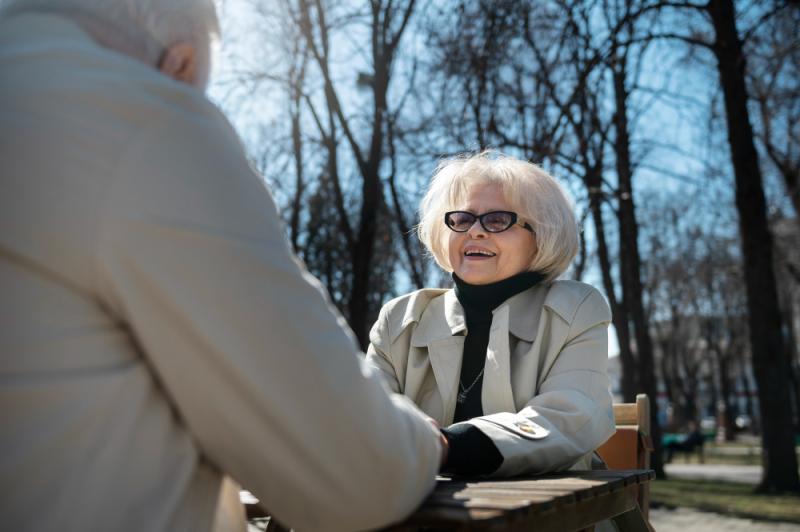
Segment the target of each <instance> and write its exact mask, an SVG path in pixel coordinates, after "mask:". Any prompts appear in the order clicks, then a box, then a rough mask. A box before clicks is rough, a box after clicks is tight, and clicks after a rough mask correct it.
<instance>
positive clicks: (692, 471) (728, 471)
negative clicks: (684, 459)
mask: <svg viewBox="0 0 800 532" xmlns="http://www.w3.org/2000/svg"><path fill="white" fill-rule="evenodd" d="M664 470H665V471H666V473H667V477H672V478H686V479H689V480H721V481H725V482H740V483H743V484H753V485H755V484H758V482H759V481H760V480H761V466H760V465H728V464H681V463H676V462H673V463H671V464H665V465H664Z"/></svg>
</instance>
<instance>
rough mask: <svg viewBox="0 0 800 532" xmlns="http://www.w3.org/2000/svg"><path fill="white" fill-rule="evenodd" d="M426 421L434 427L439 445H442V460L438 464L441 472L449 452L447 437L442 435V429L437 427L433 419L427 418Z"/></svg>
mask: <svg viewBox="0 0 800 532" xmlns="http://www.w3.org/2000/svg"><path fill="white" fill-rule="evenodd" d="M428 421H429V422H430V423H431V424H432V425H433V426H434V427H436V430H438V431H439V443H441V444H442V459H441V462H439V470H441V469H442V468H443V467H444V464H446V463H447V454H448V452H449V451H450V442H449V441H448V440H447V436H445V435H444V433H443V432H442V430H441V429H442V427H441V426H439V424H438V423H437V422H436V420H435V419H433V418H432V417H429V418H428Z"/></svg>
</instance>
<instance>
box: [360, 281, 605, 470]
mask: <svg viewBox="0 0 800 532" xmlns="http://www.w3.org/2000/svg"><path fill="white" fill-rule="evenodd" d="M610 320H611V313H610V311H609V308H608V304H607V303H606V301H605V299H604V298H603V296H602V295H600V293H599V292H598V291H597V290H595V289H594V288H592V287H591V286H589V285H587V284H584V283H579V282H575V281H556V282H554V283H552V284H549V285H539V286H536V287H533V288H531V289H529V290H526V291H524V292H521V293H519V294H517V295H515V296H513V297H511V298H509V299H508V300H507V301H506V302H504V303H503V304H502V305H500V306H499V307H497V308H496V309H495V310H494V316H493V318H492V326H491V331H490V333H489V346H488V348H487V352H486V363H485V366H484V375H483V390H482V392H481V400H482V403H483V411H484V413H485V415H484V416H482V417H479V418H475V419H472V420H470V421H467V423H472V424H473V425H475V426H476V427H478V428H480V429H481V430H482V431H483V432H484V433H485V434H486V435H487V436H489V437H490V438H491V439H492V440H493V441H494V443H495V445H496V446H497V448H498V450H499V451H500V453H501V454H502V455H503V459H504V460H503V464H502V465H501V467H500V469H499V470H498V471H497V472H496V473H495V475H496V476H510V475H515V474H521V473H527V474H536V473H545V472H548V471H557V470H562V469H567V468H569V467H576V468H588V465H589V464H588V454H589V453H591V451H593V450H594V449H595V448H596V447H597V446H599V445H600V444H601V443H603V442H604V441H605V440H606V439H608V438H609V437H610V436H611V435H612V434H613V433H614V419H613V411H612V407H611V401H612V398H611V394H610V392H609V380H608V376H607V373H606V364H607V356H608V324H609V321H610ZM465 323H466V322H465V317H464V310H463V308H462V306H461V305H460V304H459V302H458V299H457V298H456V296H455V293H454V291H453V290H439V289H423V290H419V291H417V292H413V293H411V294H408V295H405V296H402V297H399V298H397V299H394V300H392V301H390V302H389V303H387V304H386V305H385V306H384V308H383V309H382V310H381V313H380V316H379V318H378V321H377V323H376V324H375V326H374V327H373V329H372V331H371V334H370V341H371V345H370V347H369V349H368V351H367V360H368V362H369V363H370V364H371V365H372V366H373V367H375V368H377V369H379V370H380V372H381V373H382V375H383V376H384V380H385V381H386V383H388V386H389V388H391V389H392V390H393V391H395V392H398V393H403V394H405V395H407V396H408V397H410V398H411V400H412V401H414V403H416V404H417V405H419V407H420V408H421V409H422V410H423V411H424V412H426V413H427V414H428V415H429V416H431V417H432V418H434V419H435V420H436V421H438V422H439V423H440V424H441V425H443V426H446V425H449V424H451V423H452V421H453V414H454V412H455V405H456V395H457V394H458V391H459V389H458V384H459V383H458V381H459V376H460V372H461V357H462V353H463V349H464V335H465V334H466V333H467V330H466V324H465ZM582 458H583V459H582Z"/></svg>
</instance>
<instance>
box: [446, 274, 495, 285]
mask: <svg viewBox="0 0 800 532" xmlns="http://www.w3.org/2000/svg"><path fill="white" fill-rule="evenodd" d="M456 275H458V278H459V279H461V280H462V281H464V282H465V283H467V284H491V283H493V282H495V281H497V280H499V279H497V278H496V277H497V276H496V275H494V274H491V273H489V272H478V271H462V272H456Z"/></svg>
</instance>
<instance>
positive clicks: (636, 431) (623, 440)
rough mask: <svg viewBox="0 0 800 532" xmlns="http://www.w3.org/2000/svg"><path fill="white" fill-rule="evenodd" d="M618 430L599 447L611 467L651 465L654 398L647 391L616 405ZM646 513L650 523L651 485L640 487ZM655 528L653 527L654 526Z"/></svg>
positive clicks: (645, 516)
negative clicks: (651, 418)
mask: <svg viewBox="0 0 800 532" xmlns="http://www.w3.org/2000/svg"><path fill="white" fill-rule="evenodd" d="M614 421H615V422H616V424H617V432H616V433H615V434H614V435H613V436H611V438H609V440H608V441H607V442H605V443H604V444H603V445H601V446H600V447H599V448H598V449H597V453H598V454H599V455H600V457H601V458H602V459H603V460H604V461H605V463H606V464H607V465H608V468H609V469H612V470H613V469H650V453H651V452H652V451H653V440H652V438H651V435H650V400H649V398H648V397H647V395H645V394H639V395H637V396H636V402H635V403H621V404H615V405H614ZM637 499H638V501H639V507H640V508H641V510H642V515H643V516H644V518H645V520H647V521H648V526H650V524H649V511H650V486H649V484H648V483H644V484H642V485H641V486H640V487H639V494H638V497H637ZM651 529H652V527H651Z"/></svg>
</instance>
